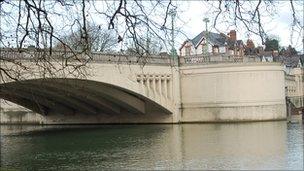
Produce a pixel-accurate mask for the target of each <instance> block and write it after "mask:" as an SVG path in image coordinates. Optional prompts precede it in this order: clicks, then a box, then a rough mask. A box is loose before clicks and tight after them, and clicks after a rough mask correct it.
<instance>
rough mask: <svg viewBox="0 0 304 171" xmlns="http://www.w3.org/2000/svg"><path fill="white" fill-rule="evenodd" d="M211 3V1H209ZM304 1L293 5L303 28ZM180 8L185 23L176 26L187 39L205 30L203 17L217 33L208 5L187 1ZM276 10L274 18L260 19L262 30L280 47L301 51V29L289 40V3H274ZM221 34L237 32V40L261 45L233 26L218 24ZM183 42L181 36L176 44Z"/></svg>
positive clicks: (290, 21)
mask: <svg viewBox="0 0 304 171" xmlns="http://www.w3.org/2000/svg"><path fill="white" fill-rule="evenodd" d="M211 2H212V1H211ZM212 3H213V4H215V5H216V4H217V2H212ZM303 3H304V1H297V2H296V3H294V6H295V9H296V10H297V14H298V17H299V19H301V21H300V22H301V25H302V26H303V13H302V11H303V5H302V4H303ZM181 4H182V5H181V6H184V9H183V10H184V11H183V13H182V14H181V15H182V17H183V20H184V21H186V22H185V23H183V24H180V23H179V22H180V21H177V23H176V25H178V26H181V27H182V30H183V32H184V33H185V34H186V35H187V37H188V38H190V39H192V38H194V37H195V36H196V35H198V34H199V33H200V32H201V31H203V30H205V23H204V22H203V19H204V18H205V17H208V18H209V19H210V23H208V29H209V30H211V31H212V32H217V30H215V29H213V28H212V25H213V20H212V18H214V16H215V14H213V13H212V10H211V9H210V5H208V4H207V5H206V3H203V2H200V1H191V2H189V1H187V2H183V3H181ZM276 6H277V8H276V10H275V11H274V12H273V14H274V16H273V17H270V16H268V15H265V16H264V17H263V18H262V19H263V21H265V22H264V25H263V26H264V28H265V31H266V32H267V33H268V34H269V35H270V36H275V37H278V38H279V40H280V45H281V46H288V45H292V46H293V47H296V49H297V50H298V51H302V47H303V46H302V35H303V31H301V29H298V31H301V33H300V34H299V33H297V32H296V31H295V32H293V35H292V38H291V28H292V27H291V25H292V21H293V17H292V12H291V6H290V3H289V1H279V2H276ZM217 28H218V29H219V30H220V31H221V32H223V33H226V34H227V33H228V32H229V30H231V29H236V30H237V38H238V39H241V40H243V41H244V42H246V40H247V39H248V38H250V39H253V40H254V42H255V44H256V45H261V44H262V42H261V39H260V38H259V37H258V36H256V35H254V34H249V35H248V33H247V30H246V29H245V28H244V27H240V28H235V27H234V26H232V27H231V26H230V27H228V26H226V25H225V24H218V27H217ZM183 41H184V38H183V37H182V36H181V37H179V38H177V42H176V43H177V44H181V43H182V42H183Z"/></svg>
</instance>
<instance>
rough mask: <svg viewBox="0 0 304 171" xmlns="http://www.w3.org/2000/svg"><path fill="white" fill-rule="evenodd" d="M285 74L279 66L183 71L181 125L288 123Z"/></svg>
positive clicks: (207, 67)
mask: <svg viewBox="0 0 304 171" xmlns="http://www.w3.org/2000/svg"><path fill="white" fill-rule="evenodd" d="M284 86H285V82H284V71H283V67H282V66H280V65H278V64H269V63H267V64H265V63H250V64H249V63H248V64H215V65H205V66H203V65H201V66H186V67H182V68H181V97H182V100H181V101H182V116H181V122H225V121H253V120H281V119H286V107H285V106H286V105H285V95H284V93H285V92H284V91H285V90H284Z"/></svg>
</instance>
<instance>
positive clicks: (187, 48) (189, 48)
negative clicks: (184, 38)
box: [185, 46, 191, 55]
mask: <svg viewBox="0 0 304 171" xmlns="http://www.w3.org/2000/svg"><path fill="white" fill-rule="evenodd" d="M185 50H186V55H190V52H191V46H187V47H186V49H185Z"/></svg>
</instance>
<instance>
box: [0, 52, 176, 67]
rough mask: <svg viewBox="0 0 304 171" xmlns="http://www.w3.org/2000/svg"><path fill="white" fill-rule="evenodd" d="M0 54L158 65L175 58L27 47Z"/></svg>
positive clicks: (4, 56)
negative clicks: (50, 50) (31, 48)
mask: <svg viewBox="0 0 304 171" xmlns="http://www.w3.org/2000/svg"><path fill="white" fill-rule="evenodd" d="M0 56H1V58H2V59H12V60H17V59H18V60H36V59H39V58H43V57H44V58H49V59H76V58H77V59H78V60H91V61H92V62H100V63H125V64H143V65H145V64H158V65H174V64H177V60H172V58H170V57H169V56H156V55H149V56H138V55H125V54H119V53H114V54H108V53H98V52H92V53H90V54H85V53H82V52H81V51H63V50H53V51H52V54H51V55H49V52H48V51H45V50H36V49H33V50H29V49H21V50H20V49H0Z"/></svg>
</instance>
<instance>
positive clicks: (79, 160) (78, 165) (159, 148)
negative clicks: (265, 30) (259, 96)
mask: <svg viewBox="0 0 304 171" xmlns="http://www.w3.org/2000/svg"><path fill="white" fill-rule="evenodd" d="M0 128H1V160H0V162H1V163H0V164H1V168H4V169H17V170H20V169H21V170H100V169H264V170H265V169H276V170H277V169H284V170H290V169H297V170H303V124H299V123H294V124H287V123H286V122H284V121H282V122H255V123H237V124H181V125H170V124H168V125H166V124H161V125H91V126H84V125H81V126H79V125H78V126H76V125H74V126H71V125H70V126H26V125H23V126H21V125H2V126H0Z"/></svg>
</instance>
